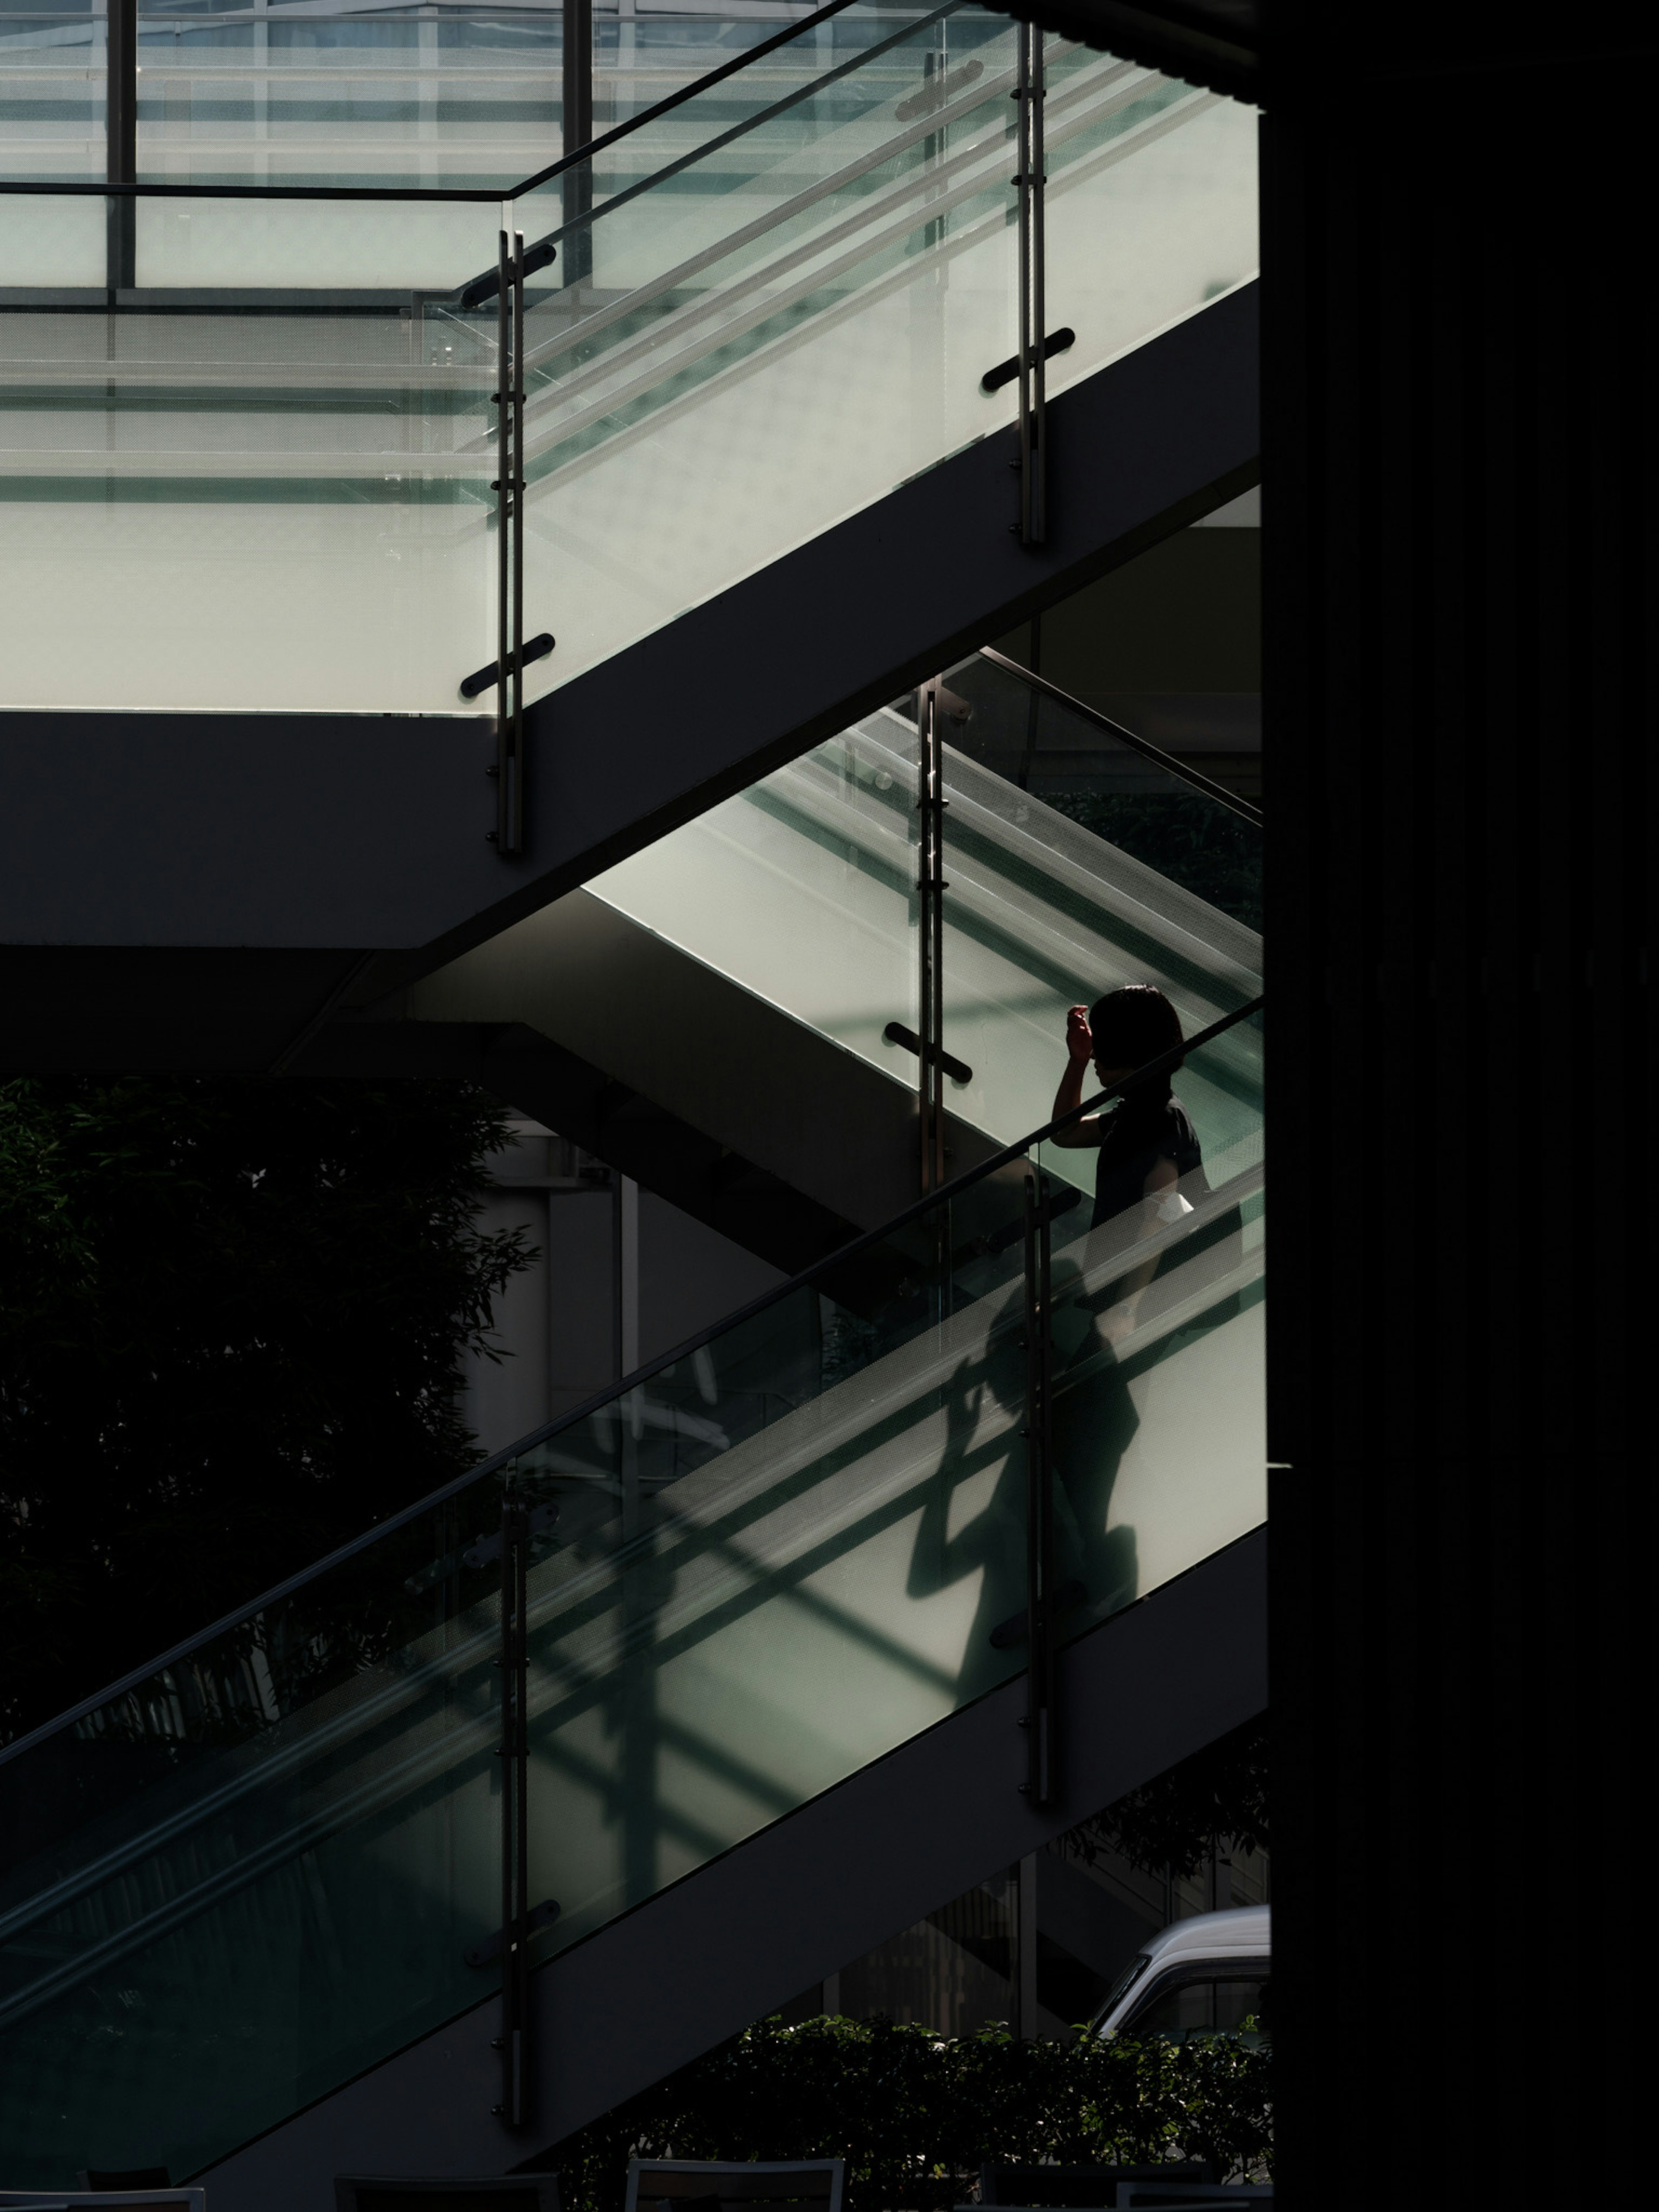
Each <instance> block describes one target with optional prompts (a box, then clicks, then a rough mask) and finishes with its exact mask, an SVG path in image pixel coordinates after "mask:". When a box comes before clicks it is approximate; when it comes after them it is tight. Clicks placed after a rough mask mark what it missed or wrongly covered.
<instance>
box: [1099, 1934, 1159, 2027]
mask: <svg viewBox="0 0 1659 2212" xmlns="http://www.w3.org/2000/svg"><path fill="white" fill-rule="evenodd" d="M1151 1965H1152V1960H1150V1959H1149V1958H1148V1957H1147V1956H1146V1953H1145V1952H1144V1951H1137V1952H1136V1954H1135V1955H1134V1957H1133V1959H1131V1960H1130V1961H1129V1963H1128V1965H1127V1966H1126V1967H1125V1968H1124V1969H1123V1972H1121V1974H1120V1975H1119V1976H1118V1978H1117V1979H1116V1980H1115V1982H1114V1983H1113V1984H1112V1986H1111V1988H1110V1989H1109V1990H1108V1991H1107V1993H1106V2002H1105V2003H1104V2004H1103V2005H1102V2006H1101V2008H1100V2009H1099V2011H1098V2012H1097V2013H1096V2015H1095V2018H1096V2020H1097V2021H1103V2020H1109V2019H1110V2017H1111V2014H1112V2008H1113V2007H1114V2006H1115V2004H1116V2003H1117V2002H1118V2000H1119V1999H1120V1998H1121V1996H1123V1995H1124V1994H1125V1992H1126V1991H1127V1990H1132V1989H1133V1987H1134V1985H1135V1984H1136V1983H1137V1982H1138V1981H1139V1979H1140V1978H1141V1976H1142V1975H1143V1974H1144V1973H1145V1972H1146V1969H1147V1967H1148V1966H1151Z"/></svg>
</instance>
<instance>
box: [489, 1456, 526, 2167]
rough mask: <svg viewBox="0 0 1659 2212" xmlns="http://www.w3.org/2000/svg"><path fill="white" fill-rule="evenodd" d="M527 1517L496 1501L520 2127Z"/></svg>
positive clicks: (514, 2065)
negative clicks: (499, 1518)
mask: <svg viewBox="0 0 1659 2212" xmlns="http://www.w3.org/2000/svg"><path fill="white" fill-rule="evenodd" d="M529 1547H530V1516H529V1513H528V1511H527V1510H526V1507H525V1506H524V1505H522V1504H520V1503H519V1501H518V1500H517V1499H515V1498H513V1496H512V1494H511V1492H508V1493H507V1495H506V1496H504V1497H503V1498H502V1500H501V2103H500V2104H499V2105H497V2106H496V2107H495V2111H496V2113H497V2115H498V2116H499V2117H500V2118H501V2119H502V2120H504V2121H505V2122H506V2124H507V2126H508V2127H510V2128H517V2127H522V2126H523V2125H524V2123H525V2120H526V2118H527V2117H528V2112H529V2100H530V1867H529V1862H530V1808H529V1802H528V1784H529V1779H530V1740H529V1729H528V1721H529V1715H528V1712H527V1710H526V1701H527V1698H528V1693H529V1650H528V1641H527V1638H526V1620H525V1602H526V1586H525V1576H526V1565H527V1559H526V1554H527V1553H528V1551H529Z"/></svg>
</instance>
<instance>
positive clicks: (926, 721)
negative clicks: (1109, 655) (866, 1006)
mask: <svg viewBox="0 0 1659 2212" xmlns="http://www.w3.org/2000/svg"><path fill="white" fill-rule="evenodd" d="M939 689H940V686H939V679H938V678H932V679H931V680H930V681H929V682H927V683H926V684H920V685H919V686H918V687H917V690H916V741H917V748H918V750H917V764H916V814H917V819H918V829H917V837H916V858H917V866H916V946H917V974H916V984H917V988H916V1017H917V1018H916V1035H917V1052H916V1068H917V1073H916V1099H917V1106H918V1109H919V1114H918V1118H919V1121H920V1124H921V1194H922V1196H923V1197H924V1198H926V1197H927V1194H928V1192H929V1191H933V1190H937V1189H938V1188H939V1185H940V1184H941V1183H942V1182H944V1181H945V1057H944V1054H945V889H946V884H945V748H944V739H943V738H942V736H941V734H940V731H939V716H940V700H939Z"/></svg>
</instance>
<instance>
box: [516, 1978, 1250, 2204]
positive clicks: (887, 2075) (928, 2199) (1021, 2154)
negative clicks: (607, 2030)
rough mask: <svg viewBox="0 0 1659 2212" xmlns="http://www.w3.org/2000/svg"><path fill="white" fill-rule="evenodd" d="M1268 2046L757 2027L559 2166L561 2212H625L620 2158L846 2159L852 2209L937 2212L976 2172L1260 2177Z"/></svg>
mask: <svg viewBox="0 0 1659 2212" xmlns="http://www.w3.org/2000/svg"><path fill="white" fill-rule="evenodd" d="M1268 2063H1269V2060H1268V2052H1267V2047H1266V2046H1265V2045H1263V2044H1261V2043H1259V2042H1257V2041H1256V2040H1255V2039H1251V2038H1241V2037H1238V2036H1213V2037H1206V2038H1204V2039H1201V2040H1198V2039H1194V2040H1193V2041H1189V2042H1186V2043H1171V2042H1166V2041H1162V2040H1158V2039H1148V2040H1146V2041H1144V2042H1143V2041H1139V2040H1134V2039H1130V2038H1128V2037H1119V2038H1117V2039H1115V2040H1114V2041H1111V2042H1102V2041H1100V2040H1099V2039H1097V2038H1093V2037H1089V2036H1079V2038H1078V2039H1076V2040H1075V2041H1073V2042H1071V2043H1041V2042H1032V2043H1025V2042H1020V2041H1018V2040H1017V2039H1015V2038H1013V2037H1012V2036H1011V2035H1009V2034H1008V2033H1007V2032H1006V2029H1003V2028H1000V2027H995V2028H988V2029H986V2030H985V2031H983V2032H982V2033H980V2034H978V2035H974V2036H963V2037H960V2038H949V2037H944V2036H939V2035H935V2034H934V2033H933V2031H932V2030H931V2029H929V2028H925V2027H901V2026H898V2025H896V2024H895V2023H894V2022H893V2021H886V2020H874V2021H852V2020H836V2019H822V2020H809V2021H805V2022H803V2023H802V2024H801V2025H800V2026H799V2027H784V2026H783V2025H782V2023H781V2021H777V2020H769V2021H762V2022H761V2023H760V2025H759V2026H757V2027H751V2028H749V2029H747V2030H745V2032H744V2033H743V2034H742V2035H740V2036H738V2037H737V2038H736V2039H735V2040H733V2041H732V2042H730V2043H726V2044H723V2045H720V2048H719V2049H718V2050H715V2051H710V2052H709V2053H708V2055H707V2056H706V2057H702V2058H699V2059H697V2060H696V2061H695V2062H694V2063H693V2064H691V2065H690V2066H687V2067H685V2068H684V2069H682V2070H681V2071H680V2072H679V2073H678V2074H675V2075H671V2076H670V2077H669V2078H668V2080H666V2081H660V2082H659V2083H657V2084H656V2085H655V2087H653V2088H650V2089H647V2090H646V2091H644V2092H643V2093H641V2095H640V2096H638V2097H635V2098H634V2099H632V2100H630V2101H629V2103H628V2104H626V2105H622V2106H618V2107H617V2110H616V2111H615V2112H608V2113H607V2114H606V2115H605V2118H603V2119H600V2120H595V2121H594V2122H593V2123H592V2125H591V2126H589V2127H586V2128H584V2129H582V2130H580V2133H579V2134H577V2135H574V2136H570V2137H569V2138H568V2140H567V2141H566V2142H563V2143H562V2144H560V2145H559V2146H558V2147H557V2148H556V2149H555V2150H554V2151H553V2152H551V2153H550V2154H549V2156H548V2158H547V2159H546V2160H545V2161H544V2163H545V2164H547V2165H548V2166H553V2167H556V2169H557V2171H558V2173H559V2177H560V2184H561V2195H562V2201H563V2203H564V2204H565V2205H566V2207H567V2208H568V2212H578V2208H580V2212H619V2208H620V2207H621V2205H622V2203H623V2196H624V2192H625V2189H626V2183H627V2170H628V2161H629V2159H630V2158H692V2159H727V2160H729V2159H751V2158H753V2159H784V2158H816V2157H837V2158H845V2159H846V2160H847V2161H848V2208H849V2212H901V2208H903V2212H940V2208H945V2207H949V2206H951V2205H953V2204H958V2203H962V2201H963V2198H964V2197H966V2196H967V2195H968V2194H969V2191H970V2190H971V2189H972V2188H973V2187H974V2185H975V2184H976V2183H977V2181H978V2178H979V2169H980V2167H981V2165H983V2164H986V2163H1017V2162H1018V2163H1025V2162H1036V2161H1040V2160H1053V2161H1054V2163H1056V2164H1058V2165H1062V2166H1083V2165H1110V2164H1117V2163H1130V2162H1133V2163H1140V2162H1143V2161H1150V2160H1159V2159H1175V2158H1207V2159H1214V2160H1217V2162H1218V2164H1219V2166H1221V2167H1222V2169H1223V2170H1224V2172H1231V2173H1233V2174H1235V2175H1237V2174H1241V2173H1243V2174H1255V2173H1257V2172H1263V2171H1266V2170H1267V2169H1268V2167H1269V2165H1270V2160H1271V2151H1272V2106H1271V2101H1270V2097H1269V2091H1268Z"/></svg>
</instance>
